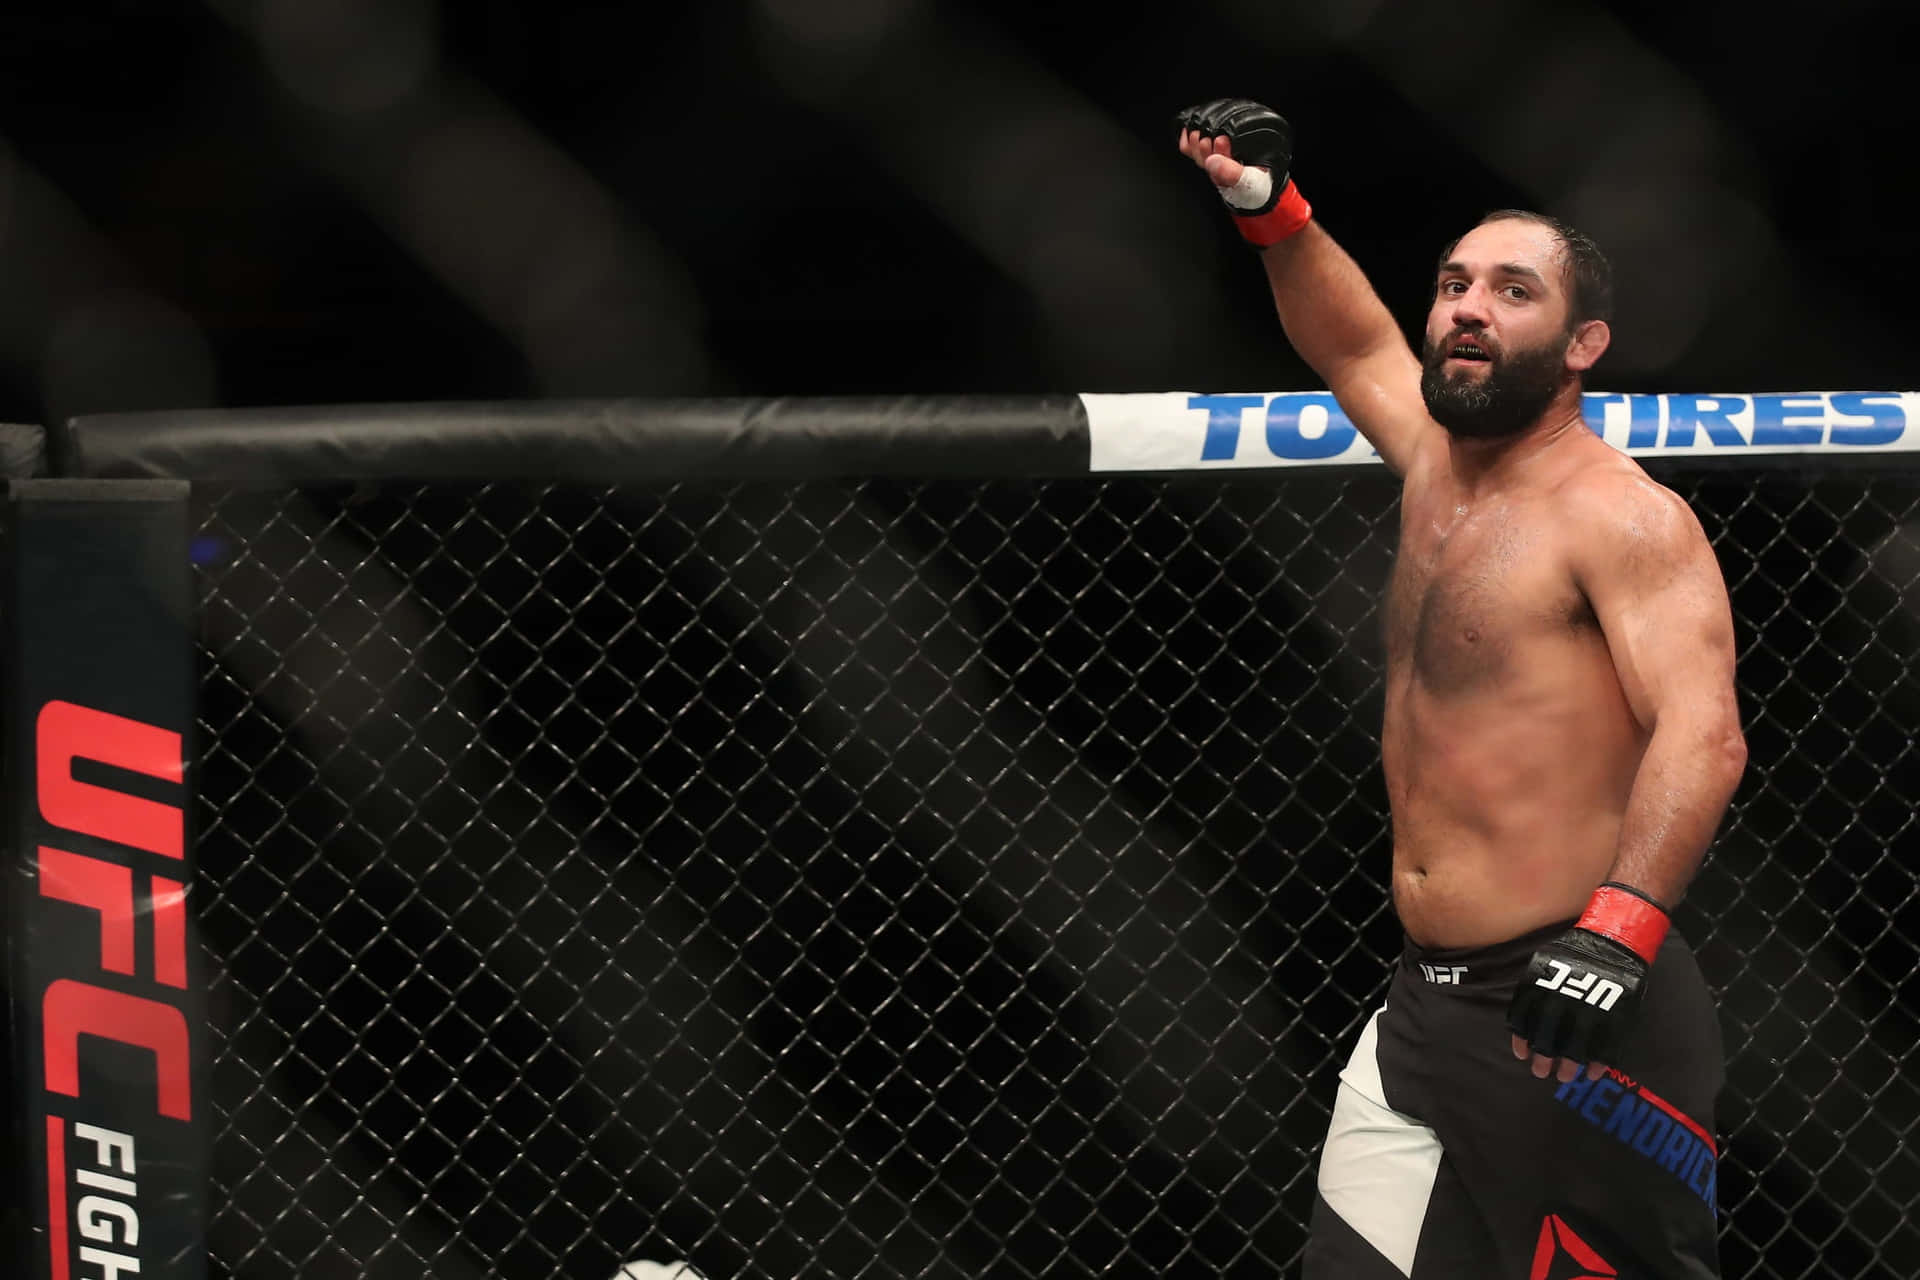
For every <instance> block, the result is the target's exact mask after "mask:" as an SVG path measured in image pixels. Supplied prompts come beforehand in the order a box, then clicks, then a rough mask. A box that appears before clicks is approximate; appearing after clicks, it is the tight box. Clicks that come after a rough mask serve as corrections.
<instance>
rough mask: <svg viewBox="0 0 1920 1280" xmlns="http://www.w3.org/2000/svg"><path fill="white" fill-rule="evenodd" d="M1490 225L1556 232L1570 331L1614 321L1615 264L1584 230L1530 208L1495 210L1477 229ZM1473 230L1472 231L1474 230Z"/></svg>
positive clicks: (1445, 252) (1444, 253)
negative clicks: (1563, 268) (1514, 224)
mask: <svg viewBox="0 0 1920 1280" xmlns="http://www.w3.org/2000/svg"><path fill="white" fill-rule="evenodd" d="M1489 222H1532V223H1537V224H1538V225H1540V226H1543V227H1545V228H1546V229H1547V230H1549V231H1551V232H1553V234H1554V236H1555V238H1556V239H1558V240H1559V241H1560V252H1561V253H1562V254H1563V255H1564V256H1565V259H1566V263H1565V265H1566V270H1567V329H1568V331H1569V332H1571V331H1572V330H1574V329H1577V328H1579V327H1580V326H1581V325H1583V324H1585V323H1586V322H1587V321H1589V320H1606V321H1609V322H1610V321H1612V319H1613V264H1612V263H1611V262H1608V261H1607V255H1606V254H1604V253H1602V252H1600V246H1599V245H1597V244H1595V243H1594V242H1593V237H1592V236H1589V235H1588V234H1587V233H1586V232H1584V231H1579V230H1576V229H1575V228H1573V227H1570V226H1568V225H1567V224H1566V223H1564V222H1562V221H1560V219H1558V218H1554V217H1549V216H1548V215H1547V214H1544V213H1535V212H1534V211H1533V210H1531V209H1495V210H1494V211H1493V212H1492V213H1489V214H1488V215H1487V216H1486V217H1484V218H1482V219H1480V221H1478V222H1476V223H1474V224H1473V225H1474V226H1475V227H1484V226H1486V225H1487V224H1488V223H1489ZM1471 229H1472V228H1469V230H1471ZM1464 239H1466V235H1465V234H1464V233H1463V234H1461V235H1457V236H1455V237H1454V238H1453V241H1452V242H1451V243H1450V244H1448V245H1447V247H1446V248H1445V249H1442V250H1441V251H1440V261H1442V262H1446V261H1447V260H1448V259H1450V258H1452V257H1453V251H1454V250H1455V249H1457V248H1459V247H1460V242H1461V241H1462V240H1464Z"/></svg>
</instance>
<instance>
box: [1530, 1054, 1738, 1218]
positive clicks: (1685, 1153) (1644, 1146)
mask: <svg viewBox="0 0 1920 1280" xmlns="http://www.w3.org/2000/svg"><path fill="white" fill-rule="evenodd" d="M1553 1096H1554V1100H1555V1101H1557V1102H1563V1103H1565V1104H1566V1105H1567V1107H1568V1109H1569V1110H1571V1111H1573V1112H1574V1113H1576V1114H1577V1115H1578V1116H1579V1117H1580V1118H1581V1119H1582V1120H1584V1121H1586V1122H1587V1123H1588V1124H1590V1125H1592V1126H1594V1127H1595V1128H1597V1129H1599V1130H1600V1132H1601V1133H1602V1134H1604V1135H1605V1136H1607V1137H1609V1138H1612V1139H1613V1140H1614V1141H1615V1142H1619V1143H1622V1144H1624V1145H1626V1146H1629V1147H1632V1148H1633V1149H1634V1150H1635V1151H1637V1152H1639V1153H1640V1154H1641V1155H1642V1156H1645V1157H1646V1158H1647V1160H1648V1161H1649V1162H1651V1163H1652V1164H1653V1165H1655V1166H1657V1167H1658V1168H1660V1169H1661V1170H1664V1171H1665V1172H1666V1173H1669V1174H1671V1175H1673V1177H1674V1178H1675V1179H1676V1180H1677V1181H1679V1183H1680V1184H1681V1185H1682V1186H1684V1187H1686V1188H1687V1190H1688V1191H1690V1192H1692V1193H1693V1194H1694V1195H1696V1196H1698V1197H1699V1198H1700V1199H1701V1200H1703V1201H1705V1202H1706V1203H1707V1205H1708V1207H1712V1206H1713V1204H1714V1194H1715V1185H1714V1184H1715V1173H1716V1169H1717V1166H1718V1157H1717V1156H1716V1155H1715V1153H1714V1150H1713V1148H1712V1147H1710V1146H1709V1145H1708V1144H1707V1143H1706V1142H1705V1141H1703V1140H1702V1139H1701V1137H1700V1135H1699V1134H1697V1133H1695V1132H1694V1131H1693V1129H1692V1128H1691V1127H1689V1126H1688V1125H1685V1124H1681V1123H1679V1122H1677V1121H1676V1120H1674V1118H1673V1116H1672V1115H1670V1114H1668V1112H1667V1111H1666V1110H1665V1109H1664V1106H1663V1105H1662V1104H1656V1103H1654V1102H1653V1101H1651V1100H1649V1099H1648V1098H1646V1097H1645V1096H1644V1095H1642V1094H1641V1092H1640V1090H1639V1088H1638V1087H1637V1086H1635V1085H1634V1084H1633V1083H1632V1082H1631V1081H1622V1080H1616V1079H1615V1078H1614V1077H1612V1076H1602V1077H1601V1078H1600V1079H1599V1080H1598V1081H1593V1080H1589V1079H1587V1077H1586V1074H1585V1073H1584V1072H1582V1073H1581V1074H1579V1075H1577V1076H1575V1077H1574V1078H1573V1079H1572V1080H1569V1081H1567V1083H1565V1084H1563V1085H1561V1086H1560V1088H1559V1089H1558V1090H1557V1091H1556V1092H1555V1093H1554V1095H1553Z"/></svg>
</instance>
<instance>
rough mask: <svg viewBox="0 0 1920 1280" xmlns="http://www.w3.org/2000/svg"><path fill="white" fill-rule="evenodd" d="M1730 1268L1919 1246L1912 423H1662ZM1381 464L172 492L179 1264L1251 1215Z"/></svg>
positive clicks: (1296, 1088)
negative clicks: (1737, 452) (1755, 462)
mask: <svg viewBox="0 0 1920 1280" xmlns="http://www.w3.org/2000/svg"><path fill="white" fill-rule="evenodd" d="M1676 483H1678V484H1679V485H1680V486H1681V488H1682V491H1683V492H1684V493H1685V495H1686V496H1687V497H1688V498H1689V500H1690V501H1691V502H1692V503H1693V505H1694V508H1695V510H1696V511H1697V512H1698V513H1699V514H1700V516H1701V519H1702V520H1703V522H1704V523H1705V524H1706V527H1707V530H1708V533H1709V535H1710V536H1711V537H1712V539H1713V542H1714V545H1715V547H1716V548H1717V550H1718V552H1719V555H1720V557H1721V561H1722V564H1723V567H1724V568H1725V571H1726V574H1727V579H1728V583H1729V586H1730V588H1731V592H1732V596H1733V601H1734V605H1735V610H1736V614H1737V618H1738V624H1739V639H1740V646H1741V692H1742V700H1743V712H1744V715H1745V719H1746V723H1747V727H1748V735H1749V745H1750V749H1751V764H1750V767H1749V770H1748V775H1747V779H1746V782H1745V784H1744V785H1743V787H1742V789H1741V791H1740V793H1739V796H1738V797H1737V799H1736V801H1735V805H1734V808H1733V810H1732V812H1731V814H1730V816H1729V818H1728V821H1727V823H1726V825H1725V828H1724V830H1723V833H1722V836H1721V838H1720V840H1719V842H1718V843H1717V845H1716V848H1715V851H1714V853H1713V855H1712V857H1711V859H1710V862H1709V864H1708V865H1707V867H1706V868H1705V870H1704V871H1703V872H1702V873H1701V876H1700V878H1699V879H1698V881H1697V882H1696V885H1695V887H1694V889H1693V891H1692V893H1691V895H1690V897H1689V899H1688V900H1687V902H1686V903H1685V905H1684V906H1683V908H1682V909H1681V911H1680V913H1679V924H1680V927H1681V928H1683V929H1684V930H1685V932H1686V933H1687V935H1688V936H1689V938H1691V939H1692V940H1693V941H1694V943H1695V946H1696V949H1697V950H1698V952H1699V955H1700V959H1701V964H1702V967H1703V969H1704V970H1705V972H1706V974H1707V976H1708V979H1709V981H1710V982H1711V983H1712V985H1713V986H1714V988H1715V990H1716V992H1717V994H1718V996H1719V998H1720V1010H1721V1017H1722V1022H1723V1027H1724V1031H1725V1036H1726V1043H1727V1048H1728V1057H1729V1079H1728V1088H1727V1090H1726V1093H1725V1095H1724V1097H1723V1099H1722V1107H1721V1114H1720V1116H1719V1128H1720V1130H1721V1133H1722V1134H1723V1135H1724V1141H1723V1150H1724V1153H1725V1156H1724V1160H1723V1163H1722V1167H1721V1172H1720V1178H1719V1188H1720V1192H1719V1199H1720V1204H1721V1211H1722V1215H1723V1226H1724V1231H1723V1246H1722V1249H1723V1260H1724V1263H1725V1268H1726V1273H1727V1275H1729V1276H1730V1277H1745V1276H1755V1277H1781V1278H1783V1280H1785V1278H1788V1277H1792V1278H1794V1280H1798V1278H1799V1277H1805V1276H1816V1275H1817V1276H1847V1277H1885V1278H1888V1280H1891V1278H1893V1277H1902V1278H1904V1277H1911V1276H1912V1275H1915V1274H1920V1231H1917V1230H1916V1226H1915V1224H1914V1221H1913V1219H1914V1216H1915V1214H1916V1211H1917V1210H1920V1156H1916V1155H1915V1153H1914V1151H1913V1149H1912V1146H1913V1140H1914V1139H1915V1138H1916V1137H1920V1134H1916V1130H1915V1126H1916V1118H1917V1117H1920V1087H1916V1084H1915V1081H1914V1078H1913V1077H1912V1076H1911V1074H1909V1073H1904V1072H1903V1071H1902V1070H1901V1064H1902V1062H1903V1060H1904V1055H1905V1054H1906V1053H1907V1052H1908V1050H1909V1049H1910V1047H1911V1046H1912V1045H1913V1044H1914V1043H1915V1042H1916V1040H1917V1039H1920V1027H1916V1017H1915V1013H1916V1008H1920V979H1917V978H1916V959H1917V956H1916V951H1917V947H1920V943H1917V941H1916V940H1920V896H1917V895H1916V869H1915V867H1916V863H1915V859H1914V858H1913V856H1912V850H1913V849H1914V848H1915V847H1920V835H1917V833H1916V829H1915V827H1916V824H1915V818H1914V809H1915V802H1916V798H1920V754H1917V753H1916V748H1915V733H1916V727H1920V680H1917V679H1916V677H1915V674H1914V668H1915V657H1916V654H1920V478H1916V477H1913V476H1900V475H1897V474H1893V473H1888V472H1875V473H1870V474H1869V473H1853V474H1848V473H1836V472H1830V471H1828V472H1809V473H1805V474H1796V473H1792V472H1788V471H1785V470H1774V471H1759V472H1740V473H1728V472H1716V473H1708V474H1706V475H1705V476H1699V475H1695V476H1692V477H1690V478H1683V479H1681V480H1679V481H1677V482H1676ZM1396 515H1397V510H1396V506H1395V490H1394V488H1393V486H1392V484H1391V483H1390V482H1389V480H1388V478H1387V477H1386V476H1385V475H1384V474H1377V475H1371V476H1364V477H1360V478H1340V479H1328V478H1326V477H1325V476H1320V477H1314V476H1305V477H1295V476H1286V477H1281V478H1274V477H1273V476H1271V475H1263V476H1259V477H1257V478H1246V477H1232V478H1223V477H1222V476H1220V475H1217V474H1216V475H1208V476H1205V477H1183V478H1179V479H1146V478H1138V477H1132V478H1122V479H1103V480H1097V481H1096V480H1073V481H1057V482H1020V481H993V482H967V483H958V482H951V481H942V482H924V483H922V482H903V481H861V482H846V483H828V482H806V483H803V484H798V485H774V484H768V483H759V482H754V483H742V484H732V485H713V486H701V485H693V484H682V485H676V486H671V487H661V488H656V489H647V488H643V487H623V488H620V489H614V490H606V491H598V492H590V491H587V490H584V489H579V488H565V487H534V486H507V485H496V486H491V487H485V488H445V487H423V488H412V489H406V490H397V489H365V490H353V491H348V490H306V491H300V492H291V493H280V494H273V495H253V494H247V495H242V494H229V495H216V496H203V497H202V498H201V499H200V500H199V506H198V511H197V518H198V520H199V526H198V527H199V529H200V535H199V537H198V539H197V541H196V544H195V555H196V559H197V560H198V561H199V562H200V581H201V586H202V602H201V646H202V662H201V677H200V679H201V684H200V707H201V711H200V715H201V724H200V730H199V732H200V742H199V758H200V760H201V770H200V774H199V780H198V781H199V792H200V814H199V825H200V839H199V850H200V852H199V857H200V860H201V861H200V866H201V878H202V883H201V889H200V894H201V909H200V920H201V925H202V930H203V936H204V939H205V943H206V946H207V948H208V950H209V952H210V953H211V955H212V957H213V965H212V973H213V975H214V976H213V981H212V984H211V987H210V990H209V1003H210V1016H211V1020H212V1023H213V1037H214V1049H213V1054H212V1058H213V1066H212V1075H211V1079H212V1083H213V1090H212V1097H213V1099H214V1104H215V1107H216V1112H217V1115H216V1119H215V1130H216V1135H217V1136H216V1139H215V1151H214V1156H215V1176H216V1186H215V1188H214V1190H213V1195H212V1227H211V1233H210V1246H211V1250H212V1254H213V1259H214V1272H215V1274H217V1275H226V1276H235V1277H247V1278H248V1280H255V1278H259V1280H270V1278H273V1277H281V1276H296V1275H298V1276H372V1277H388V1276H392V1277H403V1276H404V1277H409V1278H417V1277H421V1276H432V1277H437V1278H445V1280H465V1278H467V1277H480V1276H487V1277H492V1276H500V1277H529V1278H531V1277H556V1276H557V1277H568V1278H570V1280H571V1278H576V1277H577V1278H579V1280H606V1278H607V1277H612V1276H615V1275H616V1274H617V1273H618V1272H619V1269H620V1267H621V1265H622V1264H623V1263H625V1262H628V1261H631V1260H635V1259H653V1260H656V1261H663V1262H664V1261H670V1260H678V1259H684V1260H687V1261H689V1262H690V1263H692V1264H693V1265H694V1266H696V1267H697V1268H698V1269H699V1272H700V1273H701V1274H702V1275H704V1276H706V1277H708V1278H709V1280H723V1278H724V1280H735V1278H739V1280H747V1278H755V1280H797V1278H798V1277H810V1276H834V1277H842V1278H846V1280H853V1278H856V1277H858V1278H862V1280H865V1278H872V1280H883V1278H890V1277H909V1276H911V1277H961V1276H965V1277H981V1276H1008V1277H1017V1276H1041V1275H1045V1276H1048V1277H1072V1276H1082V1275H1088V1276H1090V1275H1096V1274H1115V1275H1163V1276H1164V1275H1177V1276H1196V1277H1214V1276H1220V1277H1255V1276H1258V1277H1271V1276H1274V1275H1281V1274H1289V1273H1290V1272H1292V1271H1293V1270H1294V1268H1295V1267H1296V1265H1297V1258H1298V1254H1299V1252H1300V1249H1301V1247H1302V1244H1303V1241H1304V1236H1305V1219H1306V1216H1307V1213H1308V1211H1309V1208H1310V1204H1311V1199H1312V1180H1313V1167H1314V1156H1315V1152H1316V1149H1317V1144H1318V1143H1319V1141H1320V1139H1321V1137H1322V1135H1323V1133H1324V1129H1325V1126H1326V1121H1327V1116H1328V1110H1329V1107H1330V1105H1331V1102H1332V1099H1333V1093H1334V1082H1335V1074H1336V1071H1337V1068H1338V1066H1339V1065H1340V1063H1341V1062H1343V1061H1344V1058H1345V1056H1346V1054H1347V1052H1348V1051H1349V1050H1350V1047H1351V1044H1352V1041H1353V1038H1354V1036H1355V1035H1356V1034H1357V1032H1358V1030H1359V1027H1360V1025H1361V1023H1362V1021H1363V1020H1364V1018H1365V1017H1366V1016H1367V1015H1368V1014H1369V1013H1370V1012H1371V1011H1372V1009H1373V1008H1374V1007H1376V1006H1377V1004H1378V1002H1379V999H1380V998H1381V996H1382V994H1383V992H1384V988H1385V981H1386V978H1387V973H1388V966H1389V963H1390V960H1391V958H1392V957H1393V956H1394V955H1395V954H1397V948H1398V934H1397V930H1396V927H1395V924H1394V922H1393V920H1392V916H1391V911H1390V908H1389V900H1388V892H1387V887H1386V883H1385V881H1386V871H1387V867H1388V861H1389V847H1388V837H1387V818H1386V813H1385V792H1384V785H1383V783H1382V781H1381V778H1380V776H1379V772H1378V769H1379V762H1378V750H1379V744H1378V739H1377V730H1378V724H1379V720H1380V714H1381V653H1380V642H1379V636H1378V631H1379V621H1378V615H1377V603H1378V600H1379V597H1380V593H1381V589H1382V588H1383V586H1384V583H1385V580H1386V575H1387V571H1388V569H1389V566H1390V560H1391V554H1392V542H1393V539H1394V534H1395V528H1396Z"/></svg>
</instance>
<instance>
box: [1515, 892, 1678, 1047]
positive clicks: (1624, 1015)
mask: <svg viewBox="0 0 1920 1280" xmlns="http://www.w3.org/2000/svg"><path fill="white" fill-rule="evenodd" d="M1666 936H1667V912H1666V908H1664V907H1662V906H1661V905H1660V904H1659V903H1657V902H1655V901H1654V900H1653V899H1652V898H1649V897H1648V896H1647V895H1646V894H1644V893H1641V892H1640V891H1639V890H1638V889H1635V888H1633V887H1631V886H1630V885H1624V884H1619V883H1616V882H1614V881H1608V882H1607V883H1606V884H1603V885H1601V886H1600V887H1599V888H1598V889H1596V890H1594V893H1593V897H1592V898H1591V899H1590V900H1589V901H1588V903H1587V909H1586V911H1585V913H1583V914H1582V915H1581V917H1580V919H1579V920H1577V921H1575V922H1574V926H1573V927H1572V928H1571V929H1569V930H1567V931H1566V932H1565V933H1563V934H1561V935H1560V936H1559V937H1558V938H1555V939H1554V940H1553V941H1552V942H1549V943H1547V944H1545V945H1544V946H1542V947H1541V948H1540V949H1539V950H1537V951H1535V952H1534V953H1533V962H1532V963H1531V964H1530V965H1528V966H1527V974H1526V976H1525V977H1524V978H1522V979H1521V980H1520V986H1519V988H1518V989H1517V990H1515V991H1514V993H1513V1003H1512V1004H1510V1005H1508V1006H1507V1025H1508V1026H1509V1027H1511V1028H1512V1029H1513V1034H1515V1035H1516V1036H1519V1037H1520V1038H1521V1039H1522V1040H1525V1041H1526V1042H1527V1045H1528V1047H1529V1048H1531V1049H1532V1050H1533V1052H1534V1053H1537V1054H1539V1055H1541V1056H1542V1057H1545V1058H1560V1059H1564V1060H1566V1061H1568V1062H1577V1063H1580V1064H1582V1065H1585V1064H1587V1063H1590V1062H1603V1063H1607V1064H1609V1065H1611V1064H1612V1063H1613V1061H1614V1058H1613V1055H1614V1054H1615V1052H1617V1051H1618V1049H1619V1047H1620V1045H1621V1043H1622V1041H1623V1040H1624V1038H1625V1036H1626V1033H1627V1031H1628V1029H1629V1028H1630V1027H1631V1026H1632V1025H1633V1020H1634V1018H1635V1016H1636V1015H1637V1014H1638V1013H1639V1011H1640V997H1641V993H1642V990H1643V989H1644V988H1645V986H1646V983H1647V970H1648V969H1649V968H1650V967H1651V966H1652V964H1653V958H1654V957H1655V956H1656V955H1658V954H1659V953H1660V943H1661V942H1662V941H1663V940H1664V939H1665V938H1666Z"/></svg>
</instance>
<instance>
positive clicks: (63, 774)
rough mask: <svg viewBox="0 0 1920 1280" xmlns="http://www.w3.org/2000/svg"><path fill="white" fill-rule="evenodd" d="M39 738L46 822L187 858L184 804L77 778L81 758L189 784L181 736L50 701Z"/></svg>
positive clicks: (41, 719) (42, 807)
mask: <svg viewBox="0 0 1920 1280" xmlns="http://www.w3.org/2000/svg"><path fill="white" fill-rule="evenodd" d="M36 736H37V742H38V752H37V756H38V759H37V765H38V768H37V770H36V772H37V773H38V775H39V777H38V782H39V793H40V813H41V816H42V817H44V818H45V819H46V820H47V821H48V822H51V823H52V824H53V825H54V826H56V827H61V828H64V829H65V830H68V831H78V832H80V833H82V834H83V835H90V836H98V837H100V838H101V839H102V840H112V841H114V842H115V843H117V844H125V845H132V846H133V847H134V848H136V849H145V850H147V851H148V852H150V853H158V854H161V855H163V856H165V857H169V858H180V857H184V856H186V814H185V812H184V811H183V810H182V809H181V808H180V807H179V806H177V805H170V804H160V803H158V802H157V801H153V800H143V799H141V798H140V797H139V796H130V795H127V794H125V793H123V792H119V791H113V790H110V789H109V788H106V787H96V786H93V785H92V784H90V783H86V782H78V781H75V779H74V776H73V762H74V760H75V759H76V758H78V759H86V760H97V761H99V762H100V763H102V764H109V765H114V766H116V767H118V768H121V769H130V770H132V771H133V772H134V773H144V774H146V775H147V776H148V777H151V778H160V779H162V780H164V781H167V782H173V783H181V782H184V781H185V780H186V761H185V760H184V759H183V758H182V755H181V741H180V735H179V734H177V733H172V732H169V731H168V730H166V729H161V728H158V727H156V726H154V725H150V724H144V723H142V722H141V721H138V720H128V719H126V718H125V717H124V716H116V715H112V714H110V713H108V712H105V711H95V710H93V709H92V708H91V707H81V706H76V705H74V704H73V703H71V702H49V703H47V705H46V706H44V707H42V708H41V709H40V716H39V720H38V722H37V724H36Z"/></svg>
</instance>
